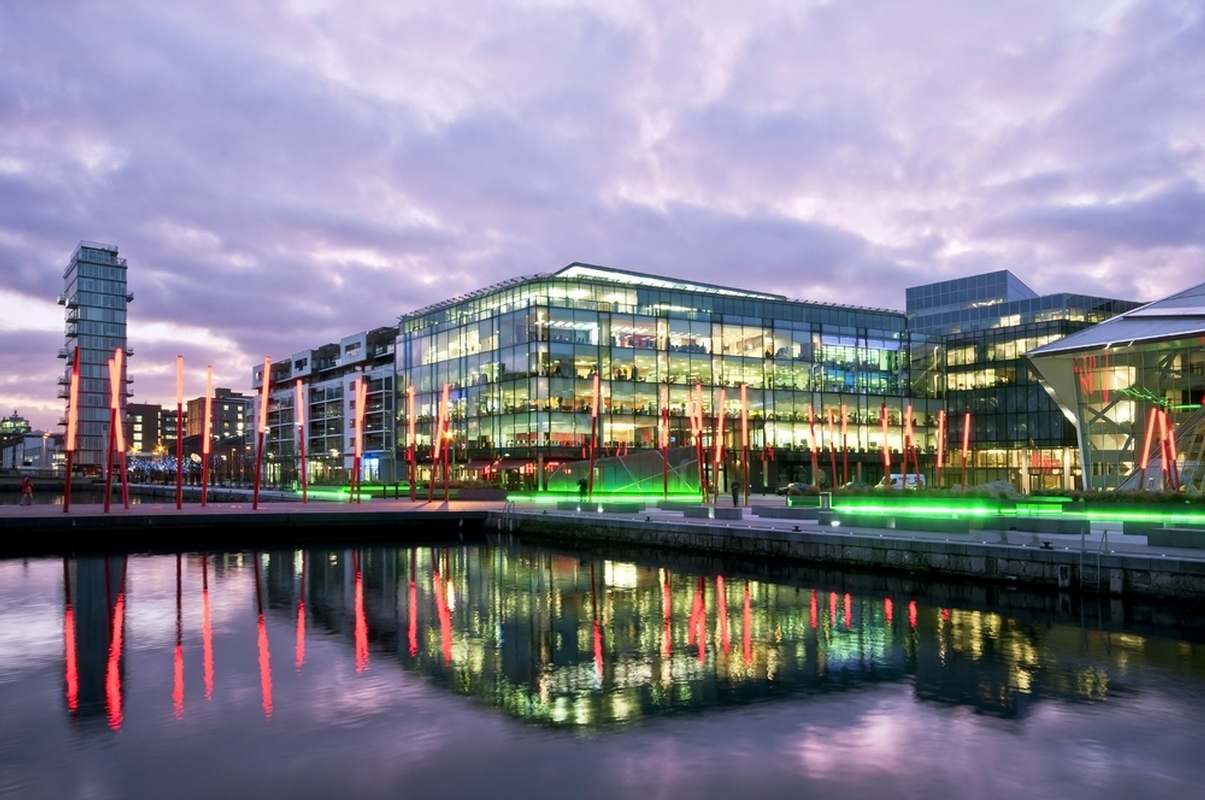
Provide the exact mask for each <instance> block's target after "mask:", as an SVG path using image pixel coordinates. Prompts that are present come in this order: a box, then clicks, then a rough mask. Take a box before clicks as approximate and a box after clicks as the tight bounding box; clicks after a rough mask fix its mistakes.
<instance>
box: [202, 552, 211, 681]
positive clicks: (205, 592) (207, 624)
mask: <svg viewBox="0 0 1205 800" xmlns="http://www.w3.org/2000/svg"><path fill="white" fill-rule="evenodd" d="M201 650H202V652H203V653H204V664H205V699H206V700H212V699H213V624H212V622H211V620H210V613H209V555H208V554H207V553H202V554H201Z"/></svg>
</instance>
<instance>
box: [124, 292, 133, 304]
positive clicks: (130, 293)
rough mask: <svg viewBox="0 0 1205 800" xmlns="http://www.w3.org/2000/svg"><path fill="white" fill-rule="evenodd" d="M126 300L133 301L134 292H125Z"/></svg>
mask: <svg viewBox="0 0 1205 800" xmlns="http://www.w3.org/2000/svg"><path fill="white" fill-rule="evenodd" d="M126 302H127V303H132V302H134V293H133V292H126Z"/></svg>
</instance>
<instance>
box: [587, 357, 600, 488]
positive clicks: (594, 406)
mask: <svg viewBox="0 0 1205 800" xmlns="http://www.w3.org/2000/svg"><path fill="white" fill-rule="evenodd" d="M590 391H591V398H590V463H589V467H588V470H589V471H588V472H587V473H586V499H587V500H593V499H594V453H595V451H596V450H597V449H598V414H599V408H598V407H599V405H601V404H602V378H601V376H599V375H598V373H595V374H594V383H593V385H592V386H591V389H590Z"/></svg>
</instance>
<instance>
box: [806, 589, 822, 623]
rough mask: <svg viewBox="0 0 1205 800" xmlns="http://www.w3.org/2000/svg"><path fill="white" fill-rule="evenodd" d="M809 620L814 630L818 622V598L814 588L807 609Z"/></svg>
mask: <svg viewBox="0 0 1205 800" xmlns="http://www.w3.org/2000/svg"><path fill="white" fill-rule="evenodd" d="M808 616H809V620H808V621H809V622H811V623H812V630H816V626H817V625H819V624H820V599H819V598H818V597H817V596H816V590H815V589H813V590H812V603H811V607H810V608H809V609H808Z"/></svg>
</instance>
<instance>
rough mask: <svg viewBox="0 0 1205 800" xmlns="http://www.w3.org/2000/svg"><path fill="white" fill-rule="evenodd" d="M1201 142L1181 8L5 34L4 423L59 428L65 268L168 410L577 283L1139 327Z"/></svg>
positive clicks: (5, 23) (57, 6)
mask: <svg viewBox="0 0 1205 800" xmlns="http://www.w3.org/2000/svg"><path fill="white" fill-rule="evenodd" d="M1202 131H1205V11H1203V10H1202V7H1201V5H1200V3H1199V2H1195V1H1192V0H1186V1H1185V2H1174V1H1172V0H1169V2H1140V1H1138V0H1135V2H1100V3H1083V2H1079V1H1078V0H1076V1H1075V2H1051V0H1034V1H1033V2H1016V3H1007V4H981V3H965V2H958V0H918V2H914V3H906V4H882V3H876V2H870V0H848V1H843V2H831V3H830V2H811V3H809V2H804V1H802V0H791V2H780V3H777V2H755V3H735V2H701V3H694V4H682V3H671V2H659V1H658V0H654V1H653V2H640V3H636V2H608V3H595V4H587V3H572V2H555V1H553V0H549V1H548V2H512V3H475V4H474V3H469V4H454V5H452V6H448V5H447V4H442V3H434V2H430V3H424V2H413V3H404V4H398V3H387V2H380V1H379V0H340V2H334V0H330V1H329V2H327V1H326V0H275V2H272V1H269V2H263V3H250V4H248V3H242V2H237V1H236V0H208V1H207V2H204V3H201V2H187V1H186V2H177V3H156V2H150V0H107V1H106V2H94V1H91V0H89V1H88V2H83V1H80V2H73V1H72V0H42V2H38V3H22V2H0V210H2V212H3V213H0V303H2V304H3V306H2V307H3V313H2V314H0V317H3V321H0V336H3V342H4V347H3V348H2V350H0V352H3V356H2V357H0V369H2V370H3V374H4V378H3V380H2V381H0V408H3V407H5V406H8V407H12V406H15V407H18V408H20V409H21V411H22V413H25V414H27V415H28V416H30V417H31V418H33V419H34V421H35V422H36V423H37V424H38V425H42V426H48V425H52V424H53V421H54V419H55V418H57V416H58V415H59V413H60V409H61V407H62V404H61V401H59V400H58V399H57V398H55V396H54V393H55V380H56V378H57V374H58V370H59V369H60V368H61V366H62V362H60V361H57V359H55V352H56V351H57V350H58V348H59V347H60V346H61V345H62V341H61V338H60V336H59V335H58V334H56V333H55V332H56V331H60V330H61V328H62V317H61V309H60V308H58V307H57V306H54V305H52V302H53V298H54V296H55V295H57V294H58V293H59V292H60V291H61V290H62V270H63V268H64V267H65V266H66V263H67V260H68V256H69V254H70V252H71V250H72V249H73V248H74V247H75V244H76V243H77V242H78V241H79V240H80V239H93V240H98V241H102V242H111V243H114V244H117V245H119V246H120V247H121V252H122V255H123V256H125V257H126V258H127V259H128V260H129V263H130V286H131V289H132V290H133V291H134V293H135V294H136V296H137V299H136V301H135V302H134V304H133V305H132V307H131V314H130V339H131V344H132V346H133V347H134V349H135V351H136V355H135V358H134V360H133V362H132V364H131V369H132V374H133V375H134V376H135V378H136V381H137V382H136V384H135V388H136V390H137V393H138V399H139V400H142V401H150V402H154V401H162V400H170V397H171V395H172V394H174V390H173V388H172V383H171V377H170V376H171V371H172V360H173V357H174V355H175V354H176V353H177V352H182V353H184V354H185V356H186V358H187V359H188V361H189V363H190V364H191V365H194V366H197V367H199V366H200V365H203V364H205V363H212V364H214V366H215V368H216V370H217V372H218V380H219V382H220V383H222V384H223V385H231V386H234V387H247V386H248V385H249V374H250V367H251V365H252V364H253V363H254V362H256V361H257V360H258V359H260V358H262V357H263V355H265V354H270V355H272V356H273V357H282V356H285V355H288V354H290V353H292V352H294V351H296V350H300V349H302V348H305V347H310V346H316V345H319V344H322V343H324V342H326V341H330V340H334V339H337V338H339V337H341V336H344V335H347V334H350V333H353V332H355V331H357V330H362V329H364V328H370V327H376V326H378V325H385V324H390V323H392V322H393V321H394V320H395V318H396V317H397V315H399V314H401V313H404V312H406V311H408V310H411V309H414V308H417V307H420V306H423V305H426V304H428V303H431V302H434V301H437V300H441V299H444V298H446V297H450V296H453V295H456V294H460V293H463V292H465V291H469V290H472V289H474V288H478V287H480V286H483V285H486V284H489V283H493V282H496V281H498V280H501V279H504V278H509V277H513V276H516V275H523V274H532V273H536V272H547V271H552V270H555V269H557V268H559V267H562V266H564V265H565V264H567V263H569V262H571V261H578V260H580V261H586V262H590V263H596V264H605V265H611V266H617V267H622V268H625V269H630V270H637V271H647V272H654V273H660V274H665V275H671V276H688V277H696V278H699V279H701V280H706V281H710V282H715V283H727V284H737V285H742V286H747V287H749V288H754V289H761V290H768V291H778V292H783V293H786V294H788V295H791V296H794V297H800V298H805V299H815V300H822V301H828V302H847V303H855V304H861V305H870V306H876V307H888V308H901V307H902V306H903V297H904V288H905V287H906V286H909V285H915V284H917V283H922V282H927V281H930V280H938V279H942V278H945V277H953V276H958V275H965V274H970V273H972V272H976V271H981V270H987V269H1000V268H1007V269H1011V270H1013V271H1014V272H1015V273H1017V274H1018V275H1019V276H1020V277H1021V278H1022V279H1023V280H1025V281H1027V282H1028V283H1030V284H1031V285H1032V286H1033V287H1034V288H1035V289H1037V290H1038V291H1042V292H1049V291H1059V290H1070V291H1084V292H1095V293H1101V294H1111V295H1115V296H1121V297H1127V298H1133V299H1153V298H1155V297H1158V296H1161V295H1163V294H1167V293H1169V292H1170V291H1172V290H1175V289H1179V288H1183V287H1185V286H1187V285H1190V284H1192V283H1197V282H1199V281H1200V280H1203V279H1205V222H1203V221H1202V220H1205V214H1203V213H1202V212H1203V211H1205V134H1203V133H1202ZM198 389H199V381H198ZM190 393H198V392H194V391H192V390H190ZM5 413H7V412H5Z"/></svg>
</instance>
